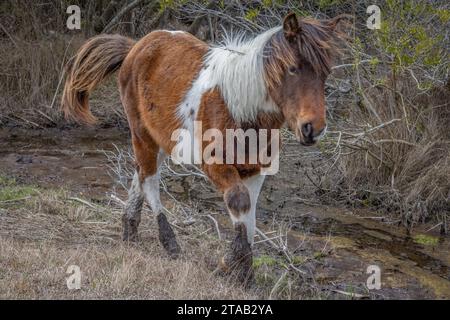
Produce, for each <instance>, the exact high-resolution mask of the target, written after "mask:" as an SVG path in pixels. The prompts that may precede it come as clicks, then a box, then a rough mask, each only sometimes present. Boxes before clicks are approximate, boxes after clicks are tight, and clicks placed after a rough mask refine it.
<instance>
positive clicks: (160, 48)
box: [62, 13, 346, 274]
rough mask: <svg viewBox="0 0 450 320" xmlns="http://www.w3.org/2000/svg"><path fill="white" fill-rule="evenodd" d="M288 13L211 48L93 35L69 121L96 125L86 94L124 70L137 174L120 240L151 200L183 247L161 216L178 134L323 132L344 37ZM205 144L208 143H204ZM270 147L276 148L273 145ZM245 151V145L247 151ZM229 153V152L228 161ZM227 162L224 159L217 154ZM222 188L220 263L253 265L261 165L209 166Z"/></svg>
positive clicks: (76, 77)
mask: <svg viewBox="0 0 450 320" xmlns="http://www.w3.org/2000/svg"><path fill="white" fill-rule="evenodd" d="M343 18H346V16H338V17H336V18H334V19H330V20H315V19H312V18H301V19H299V18H298V17H297V16H296V15H295V14H294V13H291V14H288V15H287V16H286V17H285V18H284V21H283V25H282V26H280V27H276V28H272V29H270V30H268V31H266V32H264V33H262V34H260V35H258V36H257V37H255V38H253V39H250V40H245V39H243V38H242V37H237V38H234V39H228V40H226V41H225V43H224V44H223V46H208V44H206V43H205V42H202V41H201V40H199V39H197V38H195V37H194V36H193V35H191V34H189V33H186V32H181V31H165V30H159V31H153V32H151V33H150V34H148V35H147V36H145V37H144V38H142V39H141V40H139V41H137V42H135V41H133V40H131V39H129V38H126V37H123V36H120V35H99V36H96V37H94V38H92V39H90V40H88V41H87V42H86V43H85V44H84V45H83V46H82V47H81V48H80V49H79V51H78V53H77V54H76V56H74V57H73V58H72V60H71V62H70V63H69V65H68V69H67V73H68V74H67V79H66V83H65V88H64V93H63V97H62V108H63V110H64V112H65V114H66V116H67V117H70V118H72V119H75V120H77V121H79V122H85V123H90V124H92V123H94V122H95V120H96V119H95V118H94V116H93V115H92V114H91V112H90V110H89V106H88V99H89V94H90V93H91V91H92V90H93V89H94V88H95V87H96V86H97V85H98V84H99V83H100V82H101V81H102V80H103V79H104V78H105V77H106V76H108V75H109V74H112V73H113V72H115V71H117V70H119V75H118V83H119V89H120V95H121V100H122V103H123V106H124V108H125V111H126V115H127V118H128V122H129V126H130V131H131V139H132V144H133V149H134V154H135V158H136V172H135V175H134V178H133V181H132V184H131V188H130V189H129V196H128V201H127V203H126V206H125V213H124V215H123V219H122V222H123V239H124V240H130V241H135V240H136V239H137V234H138V226H139V222H140V220H141V209H142V205H143V201H144V199H145V200H146V201H147V202H148V204H149V205H150V207H151V209H152V211H153V213H154V214H155V215H156V216H157V220H158V225H159V239H160V241H161V243H162V245H163V247H164V248H165V249H166V250H167V251H168V252H169V254H170V255H171V256H174V257H176V256H177V255H178V254H179V252H180V247H179V245H178V244H177V241H176V238H175V234H174V232H173V230H172V228H171V226H170V224H169V223H168V221H167V218H166V216H165V215H164V213H163V210H162V209H163V206H162V204H161V201H160V196H159V180H160V176H159V172H158V168H159V166H160V165H161V163H162V162H163V160H164V159H165V157H166V155H168V154H171V153H172V150H173V149H174V147H175V146H176V144H177V141H174V140H173V139H171V137H172V133H173V132H174V131H175V130H177V129H180V128H185V129H188V130H191V131H192V130H193V129H192V128H193V123H194V121H199V122H201V126H202V129H203V130H207V129H211V128H215V129H218V130H220V131H221V132H225V130H226V129H236V128H242V129H254V130H257V131H259V130H262V129H279V128H281V127H282V126H283V125H285V124H287V125H288V127H289V128H290V129H291V130H292V131H293V132H294V133H295V135H296V136H297V138H298V140H299V141H300V143H301V144H303V145H307V146H309V145H313V144H314V143H316V142H317V141H318V139H319V138H320V137H321V136H322V135H323V134H324V133H325V130H326V119H325V116H326V110H325V97H324V87H325V80H326V78H327V76H328V75H329V73H330V71H331V67H332V63H333V58H334V56H335V54H336V52H337V44H336V40H337V39H338V38H339V35H340V33H339V32H338V31H337V30H336V25H337V24H338V22H339V21H340V20H341V19H343ZM200 147H201V148H205V142H202V143H200ZM268 148H270V144H269V147H268ZM245 150H246V152H248V150H249V149H248V148H247V149H245ZM226 152H227V150H224V152H223V154H222V155H215V154H214V153H213V154H212V155H211V156H212V157H213V158H214V157H225V156H226ZM216 160H220V159H216ZM201 168H202V170H203V171H204V173H205V174H206V175H207V176H208V178H209V179H210V180H211V182H212V183H213V184H214V185H215V186H216V187H217V189H218V190H219V191H220V192H221V193H223V198H224V202H225V205H226V208H227V210H228V212H229V214H230V217H231V219H232V221H233V222H234V225H235V229H236V233H237V234H236V239H235V240H234V242H233V243H232V246H231V250H230V252H229V253H227V255H226V256H225V257H224V259H222V266H223V267H224V268H225V269H226V268H230V267H234V268H237V267H239V268H237V269H238V270H244V271H245V272H247V274H248V271H251V261H252V251H251V246H252V244H253V238H254V233H255V211H256V202H257V199H258V195H259V192H260V190H261V187H262V184H263V181H264V175H262V174H261V170H262V165H261V164H260V163H256V164H255V163H253V164H251V163H248V162H246V163H237V162H236V163H223V161H222V162H221V161H216V162H214V161H213V162H208V163H202V164H201Z"/></svg>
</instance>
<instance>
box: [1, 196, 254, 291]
mask: <svg viewBox="0 0 450 320" xmlns="http://www.w3.org/2000/svg"><path fill="white" fill-rule="evenodd" d="M68 198H69V197H68V196H67V194H65V193H64V192H59V193H55V192H54V191H42V190H41V191H39V194H38V195H36V196H31V197H30V198H27V199H24V200H23V198H22V199H20V198H19V199H18V201H16V202H14V201H10V202H7V203H6V202H2V203H1V207H2V209H0V210H1V211H0V212H1V214H0V224H1V226H2V227H1V231H0V256H1V257H2V259H1V260H0V269H1V270H2V276H1V277H0V297H2V298H8V299H11V298H12V299H17V298H31V299H56V298H57V299H65V298H81V299H87V298H100V299H115V298H122V299H133V298H135V299H219V298H220V299H250V298H256V293H254V292H246V291H244V289H243V288H240V287H239V286H235V285H234V284H233V283H232V282H231V281H227V279H221V278H218V277H217V276H215V275H213V274H212V272H211V271H212V270H211V269H210V267H209V266H208V264H209V262H210V261H209V260H208V259H209V258H208V257H212V256H214V257H217V258H218V257H219V256H218V252H217V250H218V249H219V248H220V243H217V241H214V239H213V238H208V237H204V238H200V237H197V236H198V235H192V234H182V235H181V236H180V238H181V239H182V240H181V243H182V245H183V250H184V254H183V257H182V258H181V259H179V260H171V259H170V258H168V257H167V256H166V255H165V252H164V251H163V249H162V248H161V247H160V246H159V242H158V236H157V226H156V225H155V223H154V221H153V219H150V218H149V217H148V216H145V217H144V219H143V223H142V225H141V233H140V234H141V241H140V243H139V244H137V245H127V244H125V243H123V242H122V241H121V240H120V238H119V235H120V232H121V224H120V216H121V213H122V212H121V210H120V209H119V208H114V207H113V206H100V205H94V206H95V207H96V209H94V208H91V207H90V206H88V205H85V204H83V203H79V202H77V201H73V200H69V199H68ZM192 257H196V258H195V259H192ZM69 265H78V266H79V267H80V268H81V272H82V288H81V290H79V291H71V290H68V289H67V286H66V280H65V279H66V277H68V275H67V274H66V273H65V272H66V269H67V267H68V266H69Z"/></svg>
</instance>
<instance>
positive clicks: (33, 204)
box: [0, 129, 450, 299]
mask: <svg viewBox="0 0 450 320" xmlns="http://www.w3.org/2000/svg"><path fill="white" fill-rule="evenodd" d="M128 148H129V138H128V132H126V131H119V130H117V129H97V130H96V129H76V130H65V131H60V130H56V129H55V130H52V129H49V130H35V131H23V130H19V129H2V130H1V131H0V297H1V298H33V299H52V298H54V299H72V298H101V299H110V298H124V299H130V298H137V299H143V298H147V299H154V298H160V299H166V298H167V299H177V298H178V299H216V298H222V299H258V298H264V299H434V298H438V299H450V269H449V266H450V239H449V238H448V236H447V237H443V236H440V235H439V233H438V230H437V229H438V228H433V226H430V225H421V226H418V227H417V228H416V229H415V231H414V232H413V233H412V234H410V235H407V234H406V232H405V230H403V228H401V227H399V226H398V224H397V223H394V222H393V221H390V220H389V219H387V218H386V217H383V216H381V215H380V214H379V213H377V212H372V211H369V210H359V209H358V210H355V209H348V208H342V207H333V206H329V205H323V204H321V202H320V198H318V197H317V196H316V194H315V188H314V186H313V185H312V183H311V182H310V181H309V180H308V179H306V178H305V176H304V175H303V171H302V170H301V169H300V168H299V166H298V164H297V163H298V161H299V157H298V155H299V154H300V153H301V152H302V150H303V149H302V147H300V146H298V145H297V144H295V143H288V144H287V145H285V146H284V149H283V152H282V155H281V166H280V172H279V173H278V174H277V175H276V176H269V177H268V178H267V179H266V182H265V184H264V188H263V191H262V193H261V196H260V202H259V206H258V211H257V226H258V228H259V230H261V233H259V234H257V238H256V240H255V246H254V262H253V264H254V268H255V274H256V281H255V283H254V285H252V286H251V287H250V288H243V287H241V286H240V285H239V284H236V283H235V282H234V281H233V279H230V278H225V277H222V276H219V275H217V274H216V273H215V268H216V265H217V260H218V259H219V257H220V256H221V255H223V253H224V252H225V247H226V245H227V243H228V242H229V241H230V240H231V238H230V237H231V232H230V230H231V223H230V221H229V218H228V216H227V214H226V212H225V211H224V207H223V204H222V200H221V196H220V195H219V194H218V193H217V192H215V190H214V189H213V188H212V186H211V184H210V183H209V182H208V181H206V180H205V179H204V178H203V177H202V176H201V174H200V173H197V172H196V171H194V172H196V173H197V174H194V175H187V174H186V172H185V171H183V168H178V167H176V166H174V165H169V166H168V167H165V168H164V170H163V174H162V175H163V184H162V200H163V203H164V205H165V206H166V207H167V209H168V210H169V212H170V214H169V220H170V222H171V224H172V225H173V226H174V227H175V231H176V233H177V237H178V240H179V243H180V246H181V247H182V250H183V254H182V256H181V258H180V259H178V260H171V259H170V258H169V257H167V256H166V254H165V252H164V250H163V249H162V247H160V245H159V242H158V234H157V225H156V222H155V219H154V217H152V215H151V213H150V211H149V210H148V209H147V210H146V212H145V213H144V214H143V221H142V223H141V226H140V242H139V243H138V244H137V245H127V244H124V243H122V241H121V237H120V234H121V225H120V217H121V211H122V209H121V204H120V201H119V200H117V199H122V200H126V190H125V189H124V188H123V187H122V184H123V183H124V182H125V183H126V180H125V181H124V180H123V177H118V176H117V175H116V174H114V173H113V171H114V169H116V171H117V167H118V166H119V167H120V166H121V165H123V164H124V161H125V160H126V159H125V160H124V159H121V158H120V156H119V155H120V154H122V155H123V153H121V152H122V151H121V150H128ZM105 150H106V153H105ZM108 154H109V156H108ZM112 154H115V155H116V156H117V157H116V158H115V159H116V160H117V161H116V163H115V164H114V163H112V161H111V155H112ZM122 160H123V161H122ZM113 162H114V161H113ZM128 164H129V163H128ZM308 165H309V164H308V163H302V166H303V167H304V166H308ZM124 170H125V169H123V168H121V170H119V171H121V172H123V171H124ZM125 171H126V170H125ZM120 182H122V184H121V183H120ZM216 223H217V225H216ZM430 229H431V230H430ZM69 265H78V266H79V267H80V269H81V272H82V286H81V289H80V290H69V289H68V288H67V286H66V278H67V277H68V275H67V274H66V269H67V267H68V266H69ZM371 265H376V266H378V267H379V268H380V270H381V289H379V290H375V289H372V290H371V289H369V288H368V287H367V279H368V277H369V276H370V274H368V273H367V269H368V267H369V266H371Z"/></svg>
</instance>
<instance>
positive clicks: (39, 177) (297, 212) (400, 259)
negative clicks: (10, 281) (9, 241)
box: [0, 129, 450, 299]
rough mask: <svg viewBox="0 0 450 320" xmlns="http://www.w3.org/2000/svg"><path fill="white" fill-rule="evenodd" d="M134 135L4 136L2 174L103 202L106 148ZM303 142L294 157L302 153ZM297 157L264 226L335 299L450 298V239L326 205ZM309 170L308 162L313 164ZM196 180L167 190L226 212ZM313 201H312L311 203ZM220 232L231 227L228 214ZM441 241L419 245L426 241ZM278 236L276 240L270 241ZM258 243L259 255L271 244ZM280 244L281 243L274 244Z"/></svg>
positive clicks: (290, 150)
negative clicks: (375, 282)
mask: <svg viewBox="0 0 450 320" xmlns="http://www.w3.org/2000/svg"><path fill="white" fill-rule="evenodd" d="M128 143H129V140H128V133H127V132H126V130H124V131H119V130H117V129H102V130H94V129H90V130H87V129H83V130H70V131H58V130H55V131H52V130H48V131H19V130H1V131H0V164H1V165H0V173H1V174H7V175H9V176H13V177H15V178H16V180H18V181H19V182H23V183H27V184H30V183H31V184H35V185H37V186H40V187H51V188H55V187H59V186H65V187H66V188H70V189H71V190H73V191H74V192H76V193H78V194H80V195H82V196H84V197H89V198H91V199H96V200H100V201H101V200H102V199H104V198H105V193H107V192H108V191H111V188H113V187H114V180H113V178H111V177H110V175H109V173H108V162H107V159H106V157H105V155H104V153H103V152H101V151H100V150H112V149H114V148H115V146H114V145H116V146H118V147H119V148H120V147H128ZM299 150H301V149H299V147H298V146H296V145H288V146H286V147H285V150H284V152H285V153H286V154H290V155H292V154H295V152H299ZM295 161H296V159H295V157H294V158H292V157H285V158H283V157H282V163H281V168H280V172H279V174H278V175H276V176H270V177H268V178H267V180H266V183H265V186H264V189H263V191H262V193H261V196H260V204H259V208H258V226H259V228H260V229H261V230H263V231H265V232H266V233H267V234H269V235H274V233H272V232H273V231H276V230H277V228H279V225H280V222H282V223H283V224H284V225H286V227H287V229H288V230H289V231H288V232H287V240H288V241H287V244H288V246H289V248H290V250H291V252H294V253H295V254H296V255H299V256H304V257H314V259H309V260H308V261H309V262H307V263H305V264H304V265H303V266H301V268H302V269H304V270H306V271H308V274H310V275H311V276H312V277H313V279H312V280H313V281H314V283H315V284H316V285H317V286H318V287H319V288H320V289H321V290H325V291H327V292H332V293H333V294H332V295H331V297H336V298H349V297H351V295H350V294H352V293H357V294H358V295H357V297H360V298H361V297H370V298H399V299H412V298H442V299H450V268H449V266H450V241H449V238H448V237H441V236H440V235H439V234H438V232H437V230H436V229H433V230H431V231H427V230H428V229H430V227H431V226H420V227H418V228H417V229H416V231H415V232H413V234H411V235H407V234H406V232H405V230H403V229H402V228H401V227H399V226H398V225H396V224H389V223H386V221H385V219H384V218H383V217H382V216H380V215H379V214H378V213H376V212H370V211H363V210H349V209H346V208H334V207H329V206H323V205H319V204H317V203H319V202H318V201H317V199H315V196H314V187H313V186H312V185H311V184H310V183H309V182H308V181H307V179H305V178H304V176H303V173H302V172H301V171H300V170H298V169H297V168H296V166H295V165H294V162H295ZM305 165H308V164H305ZM188 179H189V178H185V177H177V178H173V179H169V181H168V183H167V187H168V188H169V191H170V192H171V193H172V194H174V195H175V196H177V197H179V200H181V201H184V200H186V199H191V200H195V201H197V202H198V203H200V205H201V206H203V207H204V208H201V209H204V210H215V211H221V210H222V208H223V206H222V204H221V198H220V195H218V194H217V193H215V191H214V189H213V188H210V189H209V192H198V191H197V190H196V189H195V188H193V185H192V183H190V181H189V180H188ZM305 203H306V204H305ZM217 217H218V221H219V223H220V227H221V228H223V229H230V227H231V226H230V222H229V219H228V218H227V216H226V214H224V213H223V214H219V215H217ZM423 235H425V236H426V239H432V240H433V241H418V239H420V238H419V237H422V238H423ZM270 237H272V236H270ZM260 240H262V239H260V238H257V240H256V241H257V244H256V245H255V251H256V254H258V253H262V252H264V251H265V250H267V247H269V246H268V243H267V242H261V243H258V241H260ZM274 241H278V240H277V239H274ZM371 265H376V266H378V267H379V268H380V270H381V289H379V290H368V289H367V287H366V281H367V278H368V276H369V275H368V274H367V268H368V267H369V266H371Z"/></svg>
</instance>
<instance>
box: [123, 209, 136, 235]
mask: <svg viewBox="0 0 450 320" xmlns="http://www.w3.org/2000/svg"><path fill="white" fill-rule="evenodd" d="M138 226H139V221H138V220H136V219H130V218H129V217H128V215H127V214H124V215H123V216H122V228H123V235H122V240H123V241H130V242H137V241H138Z"/></svg>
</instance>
